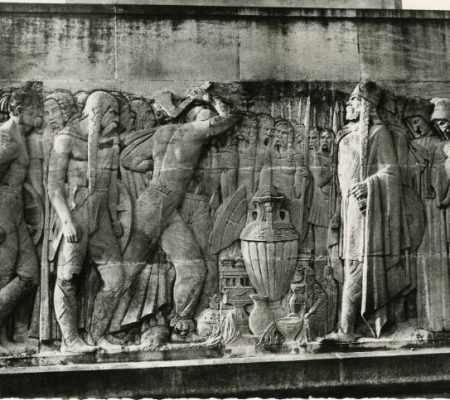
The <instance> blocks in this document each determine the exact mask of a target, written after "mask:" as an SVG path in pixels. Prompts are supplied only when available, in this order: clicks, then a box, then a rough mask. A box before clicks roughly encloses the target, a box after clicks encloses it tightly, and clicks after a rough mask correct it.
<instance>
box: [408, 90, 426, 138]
mask: <svg viewBox="0 0 450 400" xmlns="http://www.w3.org/2000/svg"><path fill="white" fill-rule="evenodd" d="M430 114H431V103H430V102H428V101H427V100H425V99H422V98H420V97H415V98H413V99H409V100H408V102H407V103H406V106H405V109H404V110H403V120H404V121H405V123H406V125H407V126H408V128H409V130H410V131H411V133H412V134H413V135H414V136H415V137H421V136H426V135H427V134H428V133H429V132H430V126H429V121H430Z"/></svg>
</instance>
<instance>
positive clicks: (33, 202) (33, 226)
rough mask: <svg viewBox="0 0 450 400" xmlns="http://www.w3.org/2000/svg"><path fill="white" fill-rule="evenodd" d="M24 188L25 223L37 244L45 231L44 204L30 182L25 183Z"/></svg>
mask: <svg viewBox="0 0 450 400" xmlns="http://www.w3.org/2000/svg"><path fill="white" fill-rule="evenodd" d="M23 189H24V190H23V202H24V208H25V209H24V215H25V223H26V225H27V228H28V232H30V235H31V238H32V239H33V243H34V244H35V245H36V244H37V243H38V242H39V240H41V237H42V234H43V232H44V206H43V204H42V201H41V199H40V198H39V195H38V194H37V192H36V190H34V189H33V187H32V186H31V185H30V184H28V183H25V184H24V186H23Z"/></svg>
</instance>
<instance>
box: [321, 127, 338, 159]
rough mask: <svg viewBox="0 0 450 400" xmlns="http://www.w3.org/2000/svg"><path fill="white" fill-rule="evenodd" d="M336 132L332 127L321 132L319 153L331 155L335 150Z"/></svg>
mask: <svg viewBox="0 0 450 400" xmlns="http://www.w3.org/2000/svg"><path fill="white" fill-rule="evenodd" d="M333 143H334V132H333V131H332V130H331V129H324V130H322V131H321V132H320V137H319V151H318V152H319V153H322V154H325V155H330V154H331V153H332V150H333Z"/></svg>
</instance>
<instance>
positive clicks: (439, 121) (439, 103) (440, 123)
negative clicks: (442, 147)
mask: <svg viewBox="0 0 450 400" xmlns="http://www.w3.org/2000/svg"><path fill="white" fill-rule="evenodd" d="M431 103H433V104H434V110H433V114H431V121H433V123H434V124H435V126H436V127H437V129H438V130H439V132H441V133H442V134H444V135H445V136H446V139H448V138H449V135H450V99H445V98H438V99H432V100H431Z"/></svg>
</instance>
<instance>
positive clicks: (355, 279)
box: [339, 260, 362, 341]
mask: <svg viewBox="0 0 450 400" xmlns="http://www.w3.org/2000/svg"><path fill="white" fill-rule="evenodd" d="M342 290H343V291H342V307H341V315H340V323H339V325H340V331H341V332H342V334H343V335H342V336H341V337H340V339H341V340H346V339H347V340H349V341H351V340H354V339H355V338H356V334H355V325H356V317H357V315H358V312H359V309H360V307H361V296H362V263H360V262H358V261H352V260H345V266H344V285H343V289H342Z"/></svg>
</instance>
